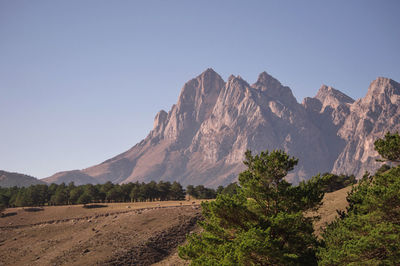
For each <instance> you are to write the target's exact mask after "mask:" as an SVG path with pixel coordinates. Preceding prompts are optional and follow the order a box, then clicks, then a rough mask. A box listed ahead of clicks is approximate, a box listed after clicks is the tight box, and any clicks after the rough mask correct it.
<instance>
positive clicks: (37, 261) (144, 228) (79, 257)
mask: <svg viewBox="0 0 400 266" xmlns="http://www.w3.org/2000/svg"><path fill="white" fill-rule="evenodd" d="M181 203H182V204H181ZM107 205H108V207H105V208H94V209H85V208H83V207H82V205H77V206H60V207H45V208H44V209H43V210H38V211H33V212H31V211H25V210H24V209H22V208H14V209H8V210H7V211H6V217H3V218H0V265H85V264H86V265H151V264H153V263H156V262H158V261H161V260H162V259H164V258H167V257H168V256H169V255H171V254H172V253H174V252H175V251H176V249H177V246H178V245H179V244H182V243H183V242H184V241H185V236H186V234H187V233H189V232H191V231H192V230H194V228H195V224H196V221H197V219H199V218H200V211H201V210H200V206H199V202H198V201H196V202H195V203H194V204H193V202H192V201H191V202H159V203H144V204H143V203H138V204H135V203H129V204H107ZM10 213H11V214H12V215H7V214H10ZM167 259H168V258H167ZM170 265H172V264H170Z"/></svg>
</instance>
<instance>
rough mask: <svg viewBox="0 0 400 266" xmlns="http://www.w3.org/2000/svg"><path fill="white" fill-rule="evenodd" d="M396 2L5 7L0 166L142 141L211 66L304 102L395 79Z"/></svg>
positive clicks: (95, 155) (398, 71)
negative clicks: (265, 78) (263, 81)
mask: <svg viewBox="0 0 400 266" xmlns="http://www.w3.org/2000/svg"><path fill="white" fill-rule="evenodd" d="M399 14H400V1H395V0H394V1H385V0H382V1H378V0H376V1H366V0H361V1H353V0H346V1H295V0H293V1H215V0H214V1H183V0H182V1H165V0H164V1H163V0H160V1H151V0H150V1H149V0H146V1H145V0H143V1H101V0H96V1H94V0H93V1H85V0H79V1H71V0H68V1H53V0H49V1H40V0H37V1H31V0H26V1H19V0H0V169H3V170H7V171H17V172H22V173H26V174H30V175H33V176H35V177H38V178H43V177H47V176H49V175H52V174H54V173H55V172H57V171H62V170H71V169H81V168H85V167H88V166H92V165H94V164H97V163H100V162H102V161H104V160H106V159H108V158H110V157H112V156H114V155H117V154H119V153H121V152H123V151H125V150H127V149H128V148H130V147H131V146H133V145H134V144H136V143H137V142H139V141H140V140H141V139H143V138H144V137H145V136H146V135H147V133H148V132H149V131H150V130H151V128H152V125H153V118H154V116H155V114H156V113H157V112H158V111H159V110H160V109H165V110H167V111H168V110H169V109H170V107H171V105H172V104H173V103H175V102H176V100H177V98H178V95H179V92H180V89H181V88H182V86H183V84H184V83H185V82H186V81H187V80H189V79H191V78H193V77H195V76H197V75H198V74H200V73H201V72H202V71H204V70H205V69H206V68H208V67H212V68H213V69H214V70H215V71H217V72H218V73H220V74H221V75H222V77H223V78H224V79H226V78H227V77H228V76H229V75H230V74H234V75H241V76H242V77H243V78H244V79H246V80H247V81H248V82H249V83H253V82H254V81H255V80H256V78H257V76H258V74H259V73H260V72H262V71H264V70H265V71H267V72H268V73H270V74H271V75H273V76H274V77H276V78H278V79H279V80H280V81H281V82H282V83H283V84H284V85H287V86H289V87H291V88H292V90H293V93H294V95H295V96H296V97H297V99H298V101H299V102H301V101H302V99H303V98H304V97H306V96H314V95H315V94H316V91H317V90H318V88H319V87H320V86H321V84H327V85H331V86H333V87H335V88H337V89H339V90H341V91H343V92H345V93H347V94H348V95H349V96H351V97H353V98H360V97H362V96H364V95H365V93H366V91H367V88H368V85H369V83H370V82H371V81H372V80H374V79H375V78H376V77H378V76H385V77H390V78H392V79H395V80H397V81H399V80H400V18H399Z"/></svg>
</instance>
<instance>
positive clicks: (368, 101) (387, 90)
mask: <svg viewBox="0 0 400 266" xmlns="http://www.w3.org/2000/svg"><path fill="white" fill-rule="evenodd" d="M387 131H390V132H395V131H400V84H399V83H397V82H396V81H394V80H391V79H388V78H377V79H376V80H374V81H373V82H372V83H371V85H370V86H369V89H368V92H367V95H366V96H365V97H364V98H362V99H359V100H357V101H356V102H355V103H353V104H352V105H351V106H350V114H349V115H347V116H346V119H345V120H344V123H343V126H341V128H340V129H339V130H338V133H337V134H338V136H340V137H341V138H342V139H344V140H345V142H346V145H345V147H344V149H343V151H342V152H341V153H340V155H339V156H338V158H337V160H336V161H335V164H334V167H333V169H332V171H333V172H335V173H349V174H350V173H352V174H355V175H356V176H357V177H361V176H362V175H363V174H364V173H365V171H369V172H371V173H373V172H374V171H375V170H376V169H377V168H378V167H379V166H380V165H381V163H378V162H376V159H377V158H378V153H377V152H376V151H375V150H374V141H375V140H376V139H377V138H382V137H383V136H384V135H385V133H386V132H387Z"/></svg>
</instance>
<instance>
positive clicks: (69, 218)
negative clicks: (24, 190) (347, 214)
mask: <svg viewBox="0 0 400 266" xmlns="http://www.w3.org/2000/svg"><path fill="white" fill-rule="evenodd" d="M350 190H351V187H347V188H344V189H341V190H338V191H335V192H333V193H327V194H326V195H325V197H324V199H323V205H322V206H321V207H320V208H319V210H318V211H317V212H316V213H313V214H318V215H320V216H321V219H320V220H319V221H317V222H315V230H316V234H318V235H320V233H321V232H322V229H323V228H324V227H325V224H326V223H329V222H331V221H333V220H334V219H335V217H337V213H336V210H344V209H345V208H346V207H347V201H346V195H347V193H348V192H349V191H350ZM199 203H200V201H195V203H194V204H193V201H183V202H176V201H175V202H148V203H113V204H105V205H107V207H104V208H93V209H85V208H82V205H75V206H59V207H44V208H43V210H41V211H37V212H28V211H25V210H24V209H23V208H11V209H7V210H6V211H5V213H6V217H2V218H0V265H85V264H86V265H152V264H155V265H158V266H165V265H188V262H186V261H183V260H181V259H180V258H179V257H178V255H177V246H178V245H181V244H183V243H184V241H185V236H186V234H187V233H189V232H192V231H198V230H199V228H198V227H196V225H195V223H196V221H197V219H199V218H200V216H201V215H200V213H201V208H200V206H199Z"/></svg>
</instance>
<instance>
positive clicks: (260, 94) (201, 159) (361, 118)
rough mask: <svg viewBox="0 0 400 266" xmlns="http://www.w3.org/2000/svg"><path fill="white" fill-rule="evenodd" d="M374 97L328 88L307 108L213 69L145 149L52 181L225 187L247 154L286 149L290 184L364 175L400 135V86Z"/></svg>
mask: <svg viewBox="0 0 400 266" xmlns="http://www.w3.org/2000/svg"><path fill="white" fill-rule="evenodd" d="M368 93H369V94H368V95H369V96H368V95H367V96H366V97H364V98H362V99H360V100H358V101H357V102H354V100H353V99H351V98H350V97H349V96H347V95H345V94H344V93H342V92H340V91H338V90H336V89H334V88H332V87H330V86H327V85H323V86H321V88H320V90H319V91H318V93H317V95H316V96H315V97H313V98H306V99H305V100H304V102H303V106H301V105H300V104H299V103H298V102H297V100H296V98H295V97H294V96H293V94H292V91H291V90H290V88H289V87H287V86H284V85H282V84H281V83H280V82H279V81H278V80H277V79H275V78H273V77H272V76H270V75H269V74H268V73H267V72H263V73H261V74H260V75H259V77H258V80H257V82H256V83H254V84H253V85H249V84H248V83H247V82H246V81H245V80H244V79H243V78H241V77H240V76H233V75H231V76H230V77H229V79H228V80H227V81H226V82H225V81H224V80H223V79H222V78H221V77H220V76H219V75H218V74H217V73H216V72H215V71H214V70H213V69H211V68H209V69H206V70H205V71H204V72H203V73H201V74H200V75H198V76H197V77H195V78H194V79H192V80H190V81H188V82H187V83H186V84H185V85H184V86H183V88H182V91H181V94H180V96H179V98H178V101H177V103H176V104H174V105H172V107H171V109H170V110H169V111H168V112H166V111H164V110H161V111H159V112H158V114H157V115H156V117H155V119H154V128H153V130H152V131H151V132H150V133H149V134H148V136H147V137H146V138H145V139H144V140H142V141H141V142H140V143H138V144H136V145H135V146H133V147H132V148H131V149H129V150H128V151H126V152H124V153H122V154H120V155H117V156H115V157H114V158H112V159H110V160H107V161H105V162H103V163H101V164H99V165H95V166H92V167H89V168H86V169H84V170H81V171H70V172H62V173H58V174H55V175H54V176H52V177H49V178H47V179H46V181H47V182H57V183H61V182H70V181H78V180H81V182H82V183H98V182H106V181H112V182H118V183H121V182H130V181H133V182H135V181H139V182H142V181H146V182H147V181H150V180H156V181H158V180H167V181H179V182H181V183H182V184H183V185H188V184H193V185H198V184H203V185H206V186H218V185H226V184H228V183H229V182H232V181H235V180H236V178H237V175H238V173H239V172H240V171H241V170H243V164H242V161H243V154H244V152H245V151H246V149H251V150H253V151H254V152H259V151H261V150H265V149H268V150H273V149H283V150H285V151H286V152H288V153H289V154H290V155H292V156H295V157H297V158H299V160H300V162H299V166H298V167H297V168H296V169H295V171H294V172H293V173H291V174H290V175H291V176H290V177H288V178H289V180H290V181H292V182H298V181H299V180H302V179H307V178H309V177H311V176H313V175H315V174H317V173H318V172H327V171H331V170H332V171H334V172H336V173H347V174H352V173H354V174H356V175H357V176H359V175H360V173H361V174H362V172H363V171H364V170H365V169H367V168H366V167H368V165H372V162H373V161H374V158H375V157H374V156H375V155H374V154H372V153H371V152H370V151H372V150H373V147H372V146H373V142H374V140H375V139H376V137H379V136H380V133H381V132H383V131H387V130H400V128H399V126H398V125H400V107H399V106H400V86H399V83H397V82H395V81H393V80H391V79H387V78H378V79H376V80H375V81H374V82H372V83H371V86H370V89H369V91H368ZM376 95H377V97H375V96H376ZM368 97H370V98H371V99H373V100H369V99H368ZM323 105H324V106H325V107H327V106H328V105H329V106H330V107H331V108H325V109H322V106H323ZM371 145H372V146H371ZM371 147H372V148H371ZM352 160H353V161H352ZM352 165H355V166H356V167H352ZM374 167H375V166H374V165H373V167H372V168H371V169H369V170H371V171H372V170H374V169H376V168H374Z"/></svg>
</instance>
